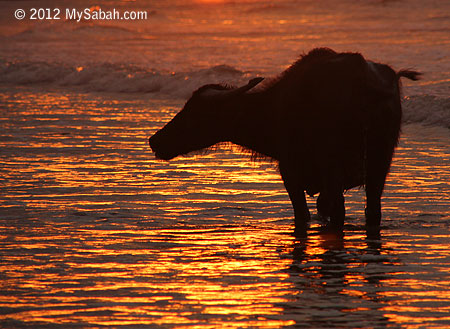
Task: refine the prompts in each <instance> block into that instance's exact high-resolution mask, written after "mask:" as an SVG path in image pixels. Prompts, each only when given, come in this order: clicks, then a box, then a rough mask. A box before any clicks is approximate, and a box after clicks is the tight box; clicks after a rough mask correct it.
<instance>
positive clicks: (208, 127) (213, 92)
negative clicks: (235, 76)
mask: <svg viewBox="0 0 450 329" xmlns="http://www.w3.org/2000/svg"><path fill="white" fill-rule="evenodd" d="M262 80H263V78H254V79H252V80H250V81H249V83H248V84H246V85H245V86H242V87H240V88H230V87H225V86H222V85H216V84H210V85H205V86H203V87H201V88H199V89H198V90H197V91H195V92H194V93H193V94H192V96H191V98H190V99H189V100H188V101H187V102H186V104H185V105H184V107H183V109H182V110H181V111H180V112H179V113H178V114H177V115H176V116H175V117H174V118H173V119H172V120H171V121H170V122H169V123H167V124H166V125H165V126H164V128H162V129H161V130H159V131H158V132H156V134H154V135H153V136H152V137H150V139H149V144H150V147H151V148H152V150H153V152H155V156H156V157H157V158H159V159H162V160H170V159H173V158H175V157H176V156H178V155H182V154H187V153H190V152H193V151H197V150H201V149H205V148H208V147H210V146H212V145H214V144H216V143H219V142H224V141H227V136H228V135H229V128H230V126H231V125H232V124H233V119H234V118H235V115H234V114H233V105H232V102H233V101H236V100H237V99H238V97H239V96H241V95H243V94H244V93H246V92H247V91H249V90H250V89H252V88H253V87H255V86H256V85H257V84H258V83H260V82H261V81H262Z"/></svg>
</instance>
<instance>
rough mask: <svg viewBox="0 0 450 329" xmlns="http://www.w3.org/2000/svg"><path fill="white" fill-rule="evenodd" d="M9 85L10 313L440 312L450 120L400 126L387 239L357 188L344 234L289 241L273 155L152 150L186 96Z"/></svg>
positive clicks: (6, 281) (1, 147) (197, 321)
mask: <svg viewBox="0 0 450 329" xmlns="http://www.w3.org/2000/svg"><path fill="white" fill-rule="evenodd" d="M1 95H2V96H1V99H0V104H1V108H2V111H1V114H0V122H1V125H2V127H3V130H2V131H1V135H0V161H1V163H2V166H1V168H0V170H1V175H0V237H1V240H0V257H1V259H2V261H1V264H0V275H1V281H0V285H1V288H0V305H1V308H0V310H1V312H0V313H1V315H0V324H1V326H2V327H4V328H21V327H30V328H36V327H42V328H46V327H48V328H71V327H87V328H100V327H104V326H108V327H113V328H142V327H151V328H155V327H156V328H157V327H162V328H196V327H202V328H217V327H221V328H280V327H285V326H287V327H323V328H330V327H341V328H343V327H344V328H345V327H349V328H350V327H351V328H354V327H373V328H385V327H393V328H397V327H409V328H420V327H427V328H429V327H440V328H442V327H448V326H450V316H449V314H450V293H449V291H450V251H449V248H448V247H449V242H450V232H449V221H450V214H449V209H450V168H449V166H448V163H449V160H450V149H449V145H450V133H449V131H448V129H445V128H439V127H426V126H421V125H406V126H405V127H404V133H403V136H402V141H401V144H400V146H399V148H398V150H397V153H396V157H395V160H394V163H393V168H392V172H391V174H390V176H389V178H388V182H387V187H386V192H385V197H384V199H383V201H384V202H383V211H384V220H383V227H382V233H381V237H380V238H379V239H377V238H374V239H368V238H367V237H366V234H365V230H364V227H363V224H364V220H363V207H364V205H363V204H364V195H363V192H362V191H358V190H355V191H353V190H352V191H349V192H348V193H347V195H346V206H347V219H346V226H345V235H344V238H343V239H336V238H333V237H330V236H326V235H324V234H322V233H320V232H321V231H320V227H321V223H320V221H319V220H318V218H317V217H316V216H315V215H314V213H315V210H314V211H313V219H312V221H311V223H310V226H311V228H310V230H309V236H308V238H306V239H303V240H296V239H295V238H294V237H293V236H292V235H291V233H292V231H293V222H292V215H293V212H292V208H291V205H290V202H289V199H288V197H287V193H286V192H285V190H284V187H283V185H282V182H281V180H280V178H279V175H278V173H277V171H276V166H275V165H274V164H271V163H267V162H256V163H252V162H251V161H250V160H249V159H248V157H247V156H246V155H240V154H238V153H236V150H234V149H232V148H228V147H225V148H222V149H220V150H218V151H216V152H211V153H210V154H208V155H205V156H191V157H184V158H179V159H176V160H174V161H171V162H170V163H167V162H162V161H157V160H155V159H154V158H153V155H152V153H151V151H150V149H149V147H148V145H147V138H148V136H150V135H151V134H152V133H154V132H155V131H156V130H157V129H159V128H160V127H161V126H162V125H163V123H164V122H165V121H167V120H168V119H169V118H170V117H171V116H172V115H173V114H174V113H175V112H176V111H177V109H178V108H179V106H181V105H182V102H180V101H174V100H148V99H147V97H146V96H145V95H132V96H130V95H122V96H118V95H109V94H77V93H70V92H63V91H55V92H47V93H46V92H39V91H35V90H30V89H29V88H17V89H15V90H11V88H8V90H2V93H1ZM308 202H309V204H310V206H311V208H312V209H313V206H314V199H312V198H310V199H308Z"/></svg>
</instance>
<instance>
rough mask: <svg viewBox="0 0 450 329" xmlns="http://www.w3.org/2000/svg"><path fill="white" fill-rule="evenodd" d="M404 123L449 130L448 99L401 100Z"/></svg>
mask: <svg viewBox="0 0 450 329" xmlns="http://www.w3.org/2000/svg"><path fill="white" fill-rule="evenodd" d="M403 121H404V123H421V124H424V125H430V126H441V127H445V128H449V129H450V97H439V96H432V95H415V96H407V97H405V98H404V99H403Z"/></svg>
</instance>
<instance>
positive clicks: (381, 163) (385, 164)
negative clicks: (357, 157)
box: [365, 145, 394, 230]
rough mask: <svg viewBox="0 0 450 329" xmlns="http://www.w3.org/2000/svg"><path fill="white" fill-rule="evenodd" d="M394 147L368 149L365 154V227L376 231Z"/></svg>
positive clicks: (379, 220) (379, 221) (378, 225)
mask: <svg viewBox="0 0 450 329" xmlns="http://www.w3.org/2000/svg"><path fill="white" fill-rule="evenodd" d="M393 150H394V145H385V146H384V147H380V146H379V147H378V148H375V147H372V148H371V147H370V145H369V148H368V152H367V174H366V209H365V215H366V227H367V229H368V230H374V229H375V230H377V229H379V227H380V224H381V196H382V194H383V189H384V184H385V181H386V176H387V174H388V172H389V167H390V164H391V160H392V153H393Z"/></svg>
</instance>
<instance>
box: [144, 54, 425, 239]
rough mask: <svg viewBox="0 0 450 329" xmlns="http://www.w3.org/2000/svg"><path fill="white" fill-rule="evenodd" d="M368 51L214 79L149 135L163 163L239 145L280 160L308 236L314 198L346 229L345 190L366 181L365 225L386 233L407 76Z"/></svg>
mask: <svg viewBox="0 0 450 329" xmlns="http://www.w3.org/2000/svg"><path fill="white" fill-rule="evenodd" d="M420 74H421V73H419V72H416V71H412V70H400V71H398V72H396V71H394V70H393V69H392V68H391V67H390V66H388V65H385V64H379V63H375V62H372V61H369V60H365V59H364V57H363V56H362V55H361V54H359V53H351V52H343V53H338V52H335V51H333V50H331V49H329V48H316V49H313V50H311V51H310V52H309V53H307V54H305V55H303V56H301V57H300V59H299V60H298V61H296V62H295V63H294V64H293V65H292V66H290V67H289V68H288V69H286V70H285V71H284V72H282V73H281V74H280V75H279V76H278V77H277V78H274V79H271V80H270V81H265V82H264V83H262V84H261V85H259V86H258V87H256V86H257V85H258V84H260V83H261V81H262V80H263V78H260V77H257V78H254V79H251V80H250V81H249V82H248V83H247V84H246V85H244V86H242V87H239V88H236V87H232V86H227V85H222V84H208V85H205V86H203V87H201V88H199V89H198V90H196V91H195V92H194V93H193V94H192V96H191V98H190V99H189V100H188V101H187V102H186V104H185V106H184V107H183V109H182V110H181V111H180V112H179V113H178V114H177V115H176V116H175V117H174V118H173V119H172V120H171V121H170V122H168V123H167V124H166V125H165V126H164V128H162V129H161V130H159V131H158V132H156V133H155V134H154V135H153V136H152V137H151V138H150V139H149V143H150V147H151V148H152V150H153V151H154V153H155V156H156V157H157V158H159V159H163V160H170V159H172V158H174V157H176V156H179V155H182V154H187V153H190V152H193V151H198V150H202V149H207V148H209V147H211V146H213V145H214V144H217V143H221V142H231V143H234V144H237V145H240V146H242V147H243V148H244V149H246V150H250V151H251V154H252V156H253V157H255V158H258V157H263V158H271V159H273V160H275V161H277V162H278V168H279V171H280V174H281V177H282V179H283V182H284V186H285V187H286V190H287V192H288V194H289V197H290V200H291V202H292V205H293V208H294V221H295V232H294V233H295V234H296V235H304V234H306V229H307V222H308V220H309V219H310V213H309V210H308V207H307V203H306V199H305V191H306V193H308V195H310V196H313V195H316V194H319V196H318V198H317V211H318V214H319V216H320V217H322V218H326V219H328V218H329V222H328V224H327V226H326V227H327V228H329V229H331V230H333V231H336V232H342V230H343V225H344V219H345V205H344V196H343V194H344V192H345V191H346V190H348V189H351V188H354V187H364V188H365V192H366V208H365V217H366V228H367V229H369V230H370V229H375V230H379V227H380V222H381V196H382V192H383V189H384V184H385V180H386V176H387V174H388V172H389V168H390V165H391V161H392V157H393V154H394V149H395V147H396V146H397V144H398V140H399V134H400V124H401V117H402V108H401V100H400V89H401V86H400V81H399V80H400V77H406V78H408V79H411V80H417V79H418V78H419V76H420Z"/></svg>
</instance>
